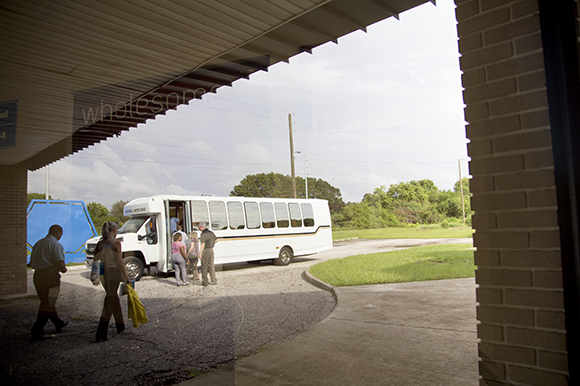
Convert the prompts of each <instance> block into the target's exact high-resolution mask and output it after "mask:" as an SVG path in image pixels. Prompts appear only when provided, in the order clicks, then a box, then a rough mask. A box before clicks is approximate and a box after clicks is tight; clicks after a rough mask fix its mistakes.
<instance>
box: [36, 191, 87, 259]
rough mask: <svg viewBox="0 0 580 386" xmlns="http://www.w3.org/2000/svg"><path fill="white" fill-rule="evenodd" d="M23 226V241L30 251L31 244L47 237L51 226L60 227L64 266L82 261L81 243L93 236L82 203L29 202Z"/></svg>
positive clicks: (56, 201)
mask: <svg viewBox="0 0 580 386" xmlns="http://www.w3.org/2000/svg"><path fill="white" fill-rule="evenodd" d="M27 223H28V225H27V227H28V234H27V239H26V240H27V247H28V251H30V252H32V247H33V246H34V244H35V243H36V242H37V241H38V240H40V239H42V238H44V237H45V236H46V235H47V234H48V228H50V226H51V225H53V224H58V225H60V226H61V227H62V229H63V235H62V238H61V239H60V241H59V242H60V243H61V244H62V246H63V247H64V256H65V262H66V263H82V262H84V260H85V248H84V247H85V242H86V241H87V240H88V239H90V238H91V237H95V236H97V232H96V231H95V226H94V225H93V221H92V220H91V216H90V215H89V212H88V210H87V207H86V206H85V203H84V202H82V201H61V200H32V201H31V202H30V205H28V214H27ZM29 260H30V258H29Z"/></svg>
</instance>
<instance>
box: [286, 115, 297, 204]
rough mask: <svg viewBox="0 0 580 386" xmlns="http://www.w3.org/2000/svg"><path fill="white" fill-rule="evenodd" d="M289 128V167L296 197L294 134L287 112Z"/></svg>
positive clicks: (290, 118)
mask: <svg viewBox="0 0 580 386" xmlns="http://www.w3.org/2000/svg"><path fill="white" fill-rule="evenodd" d="M288 126H289V128H290V167H291V168H292V194H293V197H294V198H296V173H295V172H294V136H293V134H292V114H288Z"/></svg>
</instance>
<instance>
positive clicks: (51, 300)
mask: <svg viewBox="0 0 580 386" xmlns="http://www.w3.org/2000/svg"><path fill="white" fill-rule="evenodd" d="M62 233H63V231H62V227H61V226H60V225H56V224H55V225H53V226H51V227H50V229H49V231H48V235H46V237H45V238H43V239H41V240H39V241H38V242H36V244H34V247H33V248H32V254H31V255H30V266H31V267H32V268H34V287H35V288H36V293H37V294H38V298H39V299H40V306H39V307H38V316H37V317H36V322H35V323H34V325H33V326H32V331H31V334H32V338H31V339H32V341H33V342H34V341H39V340H45V339H50V337H46V336H45V335H44V326H45V325H46V322H48V320H49V319H50V321H51V322H52V324H54V327H55V328H56V332H60V331H61V330H62V329H63V327H66V326H67V325H68V321H67V320H61V319H60V318H59V317H58V315H57V313H56V299H57V298H58V294H59V292H60V273H59V271H60V272H62V273H65V272H66V271H67V269H66V266H65V263H64V248H63V247H62V245H61V244H60V243H59V242H58V240H60V238H61V237H62Z"/></svg>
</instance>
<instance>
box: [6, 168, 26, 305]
mask: <svg viewBox="0 0 580 386" xmlns="http://www.w3.org/2000/svg"><path fill="white" fill-rule="evenodd" d="M27 184H28V170H26V168H23V167H18V166H0V295H10V294H22V293H26V192H27V189H28V186H27Z"/></svg>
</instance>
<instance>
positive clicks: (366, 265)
mask: <svg viewBox="0 0 580 386" xmlns="http://www.w3.org/2000/svg"><path fill="white" fill-rule="evenodd" d="M472 247H473V246H472V244H444V245H429V246H424V247H414V248H408V249H400V250H396V251H392V252H382V253H371V254H367V255H357V256H350V257H345V258H342V259H335V260H328V261H325V262H323V263H320V264H316V265H314V266H312V267H311V268H310V273H311V274H312V275H314V276H316V277H317V278H319V279H320V280H322V281H324V282H326V283H328V284H331V285H333V286H335V287H344V286H354V285H366V284H386V283H403V282H411V281H426V280H443V279H458V278H465V277H474V276H475V265H474V264H473V248H472Z"/></svg>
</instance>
